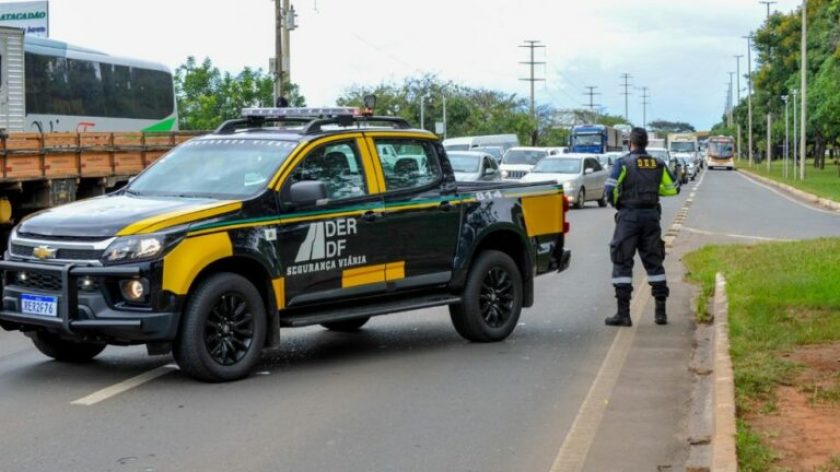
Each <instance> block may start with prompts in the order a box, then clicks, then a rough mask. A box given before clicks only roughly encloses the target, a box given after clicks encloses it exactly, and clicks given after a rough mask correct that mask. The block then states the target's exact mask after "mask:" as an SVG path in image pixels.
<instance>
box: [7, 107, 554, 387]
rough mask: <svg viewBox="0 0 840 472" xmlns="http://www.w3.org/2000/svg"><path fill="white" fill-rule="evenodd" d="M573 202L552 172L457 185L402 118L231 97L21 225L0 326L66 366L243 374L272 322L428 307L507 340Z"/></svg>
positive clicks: (432, 147) (332, 321) (341, 320)
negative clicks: (129, 169)
mask: <svg viewBox="0 0 840 472" xmlns="http://www.w3.org/2000/svg"><path fill="white" fill-rule="evenodd" d="M385 149H387V152H385V151H384V150H385ZM566 209H567V208H566V201H565V199H564V198H563V194H562V187H558V186H557V185H554V184H519V183H491V184H487V183H484V184H479V183H472V184H461V183H456V182H455V179H454V177H453V171H452V168H451V166H450V164H449V161H448V160H447V157H446V152H445V151H444V149H443V147H442V146H441V144H440V142H439V141H438V139H437V138H436V137H435V136H434V135H433V134H431V133H429V132H426V131H419V130H412V129H410V126H409V125H408V123H406V122H405V121H404V120H401V119H397V118H393V117H375V116H370V114H369V113H362V114H360V113H359V112H358V110H354V109H343V108H334V109H293V108H285V109H250V110H243V118H242V119H237V120H231V121H228V122H226V123H224V124H223V125H222V126H220V127H219V129H217V130H216V131H215V132H214V133H212V134H210V135H206V136H202V137H199V138H195V139H193V140H190V141H188V142H186V143H184V144H182V145H180V146H178V147H176V148H175V149H173V150H172V151H171V152H170V153H168V154H167V155H166V156H164V157H162V158H161V159H160V160H158V161H157V162H156V163H155V164H153V165H152V166H150V167H149V168H147V169H146V170H145V171H144V172H142V173H141V174H140V175H138V176H137V177H136V178H135V179H134V180H133V181H131V182H130V183H129V184H128V185H127V186H126V187H125V188H123V189H121V190H119V191H117V192H115V193H112V194H109V195H106V196H103V197H98V198H93V199H90V200H84V201H79V202H75V203H72V204H68V205H65V206H60V207H56V208H52V209H49V210H46V211H43V212H41V213H38V214H35V215H32V216H31V217H29V218H28V219H26V220H24V221H23V222H21V224H20V225H18V226H17V227H16V228H15V229H14V230H13V232H12V234H11V236H10V241H9V246H8V250H7V252H6V254H5V260H4V261H2V262H0V270H1V271H2V281H3V306H2V310H0V326H2V327H3V328H5V329H7V330H20V331H23V332H24V333H25V334H26V335H27V336H29V337H30V338H32V340H33V341H34V344H35V346H36V347H37V348H38V349H39V350H40V351H41V352H43V353H44V354H46V355H47V356H50V357H52V358H54V359H57V360H60V361H68V362H82V361H87V360H90V359H92V358H93V357H95V356H96V355H97V354H99V353H100V352H101V351H102V350H103V349H104V348H105V346H106V345H108V344H112V345H134V344H146V345H147V347H148V351H149V353H150V354H165V353H168V352H170V351H171V352H172V353H173V355H174V357H175V360H176V361H177V363H178V365H179V366H180V368H181V370H183V371H184V372H186V373H188V374H189V375H192V376H194V377H196V378H198V379H202V380H207V381H226V380H234V379H238V378H242V377H244V376H246V375H248V373H249V371H250V370H251V368H252V367H253V365H254V363H255V362H256V361H257V360H258V358H259V356H260V353H261V351H263V350H264V349H269V348H275V347H277V346H278V343H279V340H280V335H279V333H280V328H282V327H298V326H308V325H317V324H320V325H323V326H324V327H326V328H327V329H331V330H337V331H353V330H357V329H359V328H360V327H361V326H362V325H364V324H365V322H367V321H368V319H370V317H372V316H376V315H383V314H388V313H397V312H405V311H408V310H415V309H420V308H427V307H433V306H443V305H448V306H449V308H450V313H451V317H452V323H453V324H454V326H455V329H456V330H457V331H458V333H460V334H461V335H462V336H463V337H465V338H466V339H469V340H471V341H477V342H490V341H500V340H502V339H505V338H506V337H507V336H508V335H510V333H511V332H512V331H513V329H514V328H515V327H516V324H517V320H518V319H519V315H520V311H521V308H522V307H529V306H532V305H533V303H534V277H535V276H536V275H538V274H544V273H548V272H552V271H555V272H556V271H562V270H564V269H566V268H567V267H568V265H569V259H570V253H569V251H568V250H566V249H564V236H565V233H566V232H567V231H568V225H567V223H566V220H565V215H566Z"/></svg>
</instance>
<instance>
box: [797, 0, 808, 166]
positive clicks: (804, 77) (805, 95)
mask: <svg viewBox="0 0 840 472" xmlns="http://www.w3.org/2000/svg"><path fill="white" fill-rule="evenodd" d="M801 54H802V60H801V61H800V62H801V63H802V70H801V71H800V72H799V75H800V76H802V79H801V80H802V84H801V87H802V101H801V102H800V105H801V106H802V113H801V121H800V123H799V125H800V126H801V127H802V129H800V133H799V178H800V179H802V180H805V151H806V149H805V147H806V146H805V145H806V142H807V135H806V133H807V132H808V129H807V126H806V125H807V123H808V0H802V53H801Z"/></svg>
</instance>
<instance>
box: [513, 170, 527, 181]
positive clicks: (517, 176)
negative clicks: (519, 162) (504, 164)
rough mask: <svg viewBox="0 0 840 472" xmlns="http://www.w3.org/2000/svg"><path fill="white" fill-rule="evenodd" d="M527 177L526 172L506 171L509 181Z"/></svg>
mask: <svg viewBox="0 0 840 472" xmlns="http://www.w3.org/2000/svg"><path fill="white" fill-rule="evenodd" d="M526 175H528V171H527V170H509V171H508V178H509V179H521V178H522V177H525V176H526Z"/></svg>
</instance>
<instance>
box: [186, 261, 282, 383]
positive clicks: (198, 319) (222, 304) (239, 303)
mask: <svg viewBox="0 0 840 472" xmlns="http://www.w3.org/2000/svg"><path fill="white" fill-rule="evenodd" d="M265 335H266V314H265V305H264V304H263V300H262V297H261V296H260V294H259V292H258V291H257V289H256V288H255V287H254V286H253V285H252V284H251V282H249V281H248V280H247V279H245V278H244V277H242V276H239V275H236V274H231V273H221V274H216V275H213V276H211V277H210V278H208V279H206V280H204V281H203V282H201V283H200V284H199V286H198V288H196V290H195V292H194V294H193V295H192V296H191V297H190V301H189V304H188V305H187V309H186V311H185V312H184V318H183V321H182V323H181V332H180V333H179V335H178V340H177V342H176V343H175V346H174V349H173V354H174V355H175V360H176V361H177V362H178V365H179V366H180V367H181V370H183V371H184V372H185V373H187V374H189V375H190V376H192V377H195V378H197V379H199V380H205V381H208V382H225V381H229V380H237V379H241V378H243V377H245V376H247V375H248V373H249V372H250V371H251V368H252V367H253V366H254V364H255V363H256V362H257V360H258V359H259V355H260V351H261V350H262V348H263V345H264V344H265Z"/></svg>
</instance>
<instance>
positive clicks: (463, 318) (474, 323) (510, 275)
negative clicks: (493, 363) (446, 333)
mask: <svg viewBox="0 0 840 472" xmlns="http://www.w3.org/2000/svg"><path fill="white" fill-rule="evenodd" d="M521 311H522V276H521V275H520V273H519V268H518V267H517V266H516V263H515V262H513V259H511V258H510V256H508V255H507V254H505V253H503V252H501V251H492V250H490V251H485V252H482V253H481V254H480V255H479V256H478V257H477V258H476V260H475V262H474V263H473V265H472V267H471V268H470V273H469V275H468V276H467V284H466V286H465V287H464V292H463V294H462V301H461V303H459V304H456V305H450V306H449V316H450V318H452V324H453V325H454V326H455V330H456V331H458V334H460V335H461V336H463V337H464V338H465V339H467V340H469V341H473V342H495V341H502V340H503V339H505V338H507V337H508V336H510V333H512V332H513V329H514V328H516V323H517V322H518V321H519V314H520V312H521Z"/></svg>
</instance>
